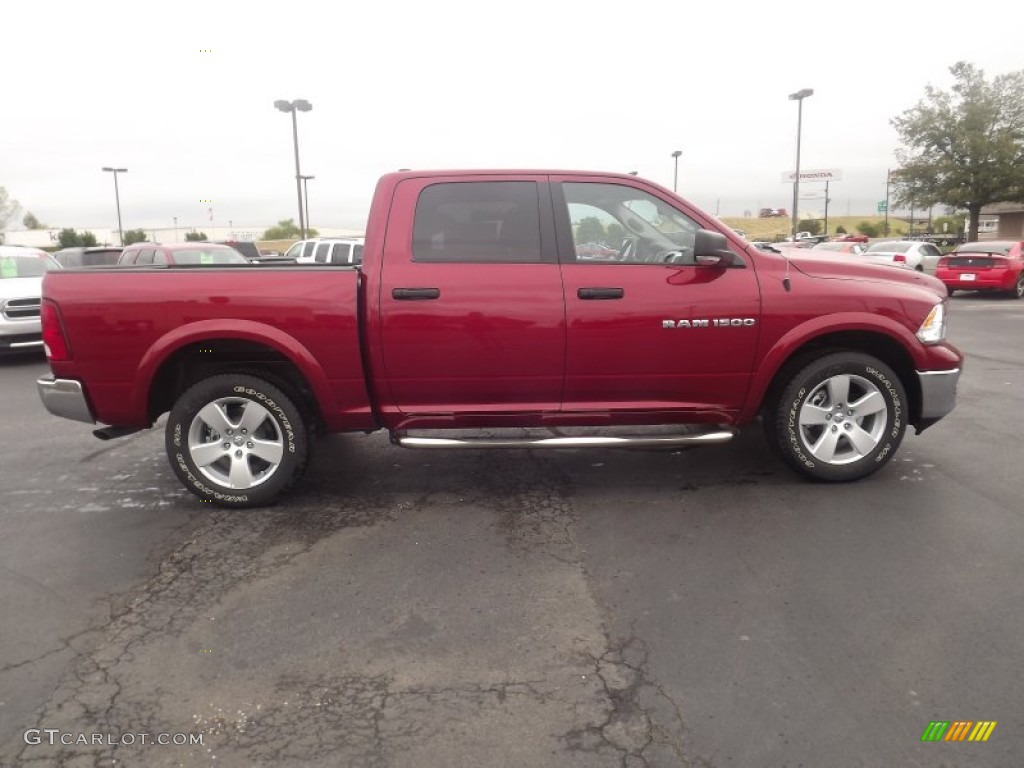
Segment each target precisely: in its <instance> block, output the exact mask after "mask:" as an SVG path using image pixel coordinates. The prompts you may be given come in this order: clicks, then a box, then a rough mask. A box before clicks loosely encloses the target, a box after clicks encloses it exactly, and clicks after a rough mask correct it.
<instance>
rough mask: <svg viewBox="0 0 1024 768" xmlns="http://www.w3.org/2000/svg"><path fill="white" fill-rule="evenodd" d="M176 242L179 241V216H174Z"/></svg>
mask: <svg viewBox="0 0 1024 768" xmlns="http://www.w3.org/2000/svg"><path fill="white" fill-rule="evenodd" d="M174 242H178V217H177V216H175V217H174Z"/></svg>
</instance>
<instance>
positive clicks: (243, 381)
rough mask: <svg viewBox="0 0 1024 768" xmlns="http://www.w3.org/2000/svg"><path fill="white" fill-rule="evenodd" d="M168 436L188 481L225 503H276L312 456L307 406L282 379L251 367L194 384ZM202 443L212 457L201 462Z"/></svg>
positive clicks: (175, 465) (177, 468)
mask: <svg viewBox="0 0 1024 768" xmlns="http://www.w3.org/2000/svg"><path fill="white" fill-rule="evenodd" d="M208 406H213V408H212V409H209V410H206V412H205V413H206V415H205V416H204V415H202V413H203V412H204V409H207V408H208ZM250 427H251V431H250ZM165 444H166V449H167V457H168V459H169V460H170V462H171V468H172V469H173V470H174V473H175V474H176V475H177V476H178V479H179V480H181V482H182V484H183V485H184V486H185V487H186V488H187V489H188V490H189V491H191V492H192V493H194V494H195V495H196V496H198V497H199V498H200V499H202V500H203V501H207V502H212V503H214V504H218V505H220V506H224V507H236V508H243V507H260V506H265V505H267V504H270V503H272V502H273V501H274V500H275V499H276V498H277V497H278V496H280V495H281V494H282V493H284V492H285V491H287V490H288V489H289V488H291V487H292V486H293V485H294V484H295V483H297V482H298V481H299V479H300V478H301V477H302V475H303V473H304V472H305V468H306V463H307V461H308V458H309V437H308V430H307V427H306V422H305V419H304V418H303V414H302V412H301V411H300V410H299V409H298V408H297V407H296V406H295V404H294V403H293V402H292V400H291V399H290V398H289V397H288V396H287V395H286V394H284V392H282V391H281V390H280V389H279V388H278V387H276V386H274V385H273V384H270V383H269V382H267V381H265V380H264V379H261V378H259V377H257V376H251V375H246V374H218V375H216V376H211V377H210V378H208V379H203V380H202V381H200V382H197V383H196V384H194V385H192V386H191V387H189V388H188V389H187V390H186V391H185V392H184V393H183V394H182V395H181V396H180V397H179V398H178V400H177V401H176V402H175V404H174V407H173V408H172V409H171V413H170V416H169V417H168V419H167V431H166V437H165ZM224 446H228V447H227V448H224ZM194 451H197V452H202V453H205V454H206V458H209V459H211V460H210V461H208V462H206V463H204V464H203V466H199V465H198V464H197V463H196V456H197V455H198V456H202V453H195V454H194ZM200 460H202V459H200ZM232 478H234V479H235V480H233V479H232ZM235 481H237V484H233V483H234V482H235Z"/></svg>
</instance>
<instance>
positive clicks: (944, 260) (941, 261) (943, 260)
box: [935, 257, 949, 269]
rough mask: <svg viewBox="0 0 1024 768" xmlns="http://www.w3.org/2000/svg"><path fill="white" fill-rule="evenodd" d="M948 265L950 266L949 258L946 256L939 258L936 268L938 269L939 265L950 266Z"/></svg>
mask: <svg viewBox="0 0 1024 768" xmlns="http://www.w3.org/2000/svg"><path fill="white" fill-rule="evenodd" d="M948 266H949V259H947V258H945V257H943V258H941V259H939V260H938V262H936V264H935V268H936V269H938V268H939V267H948Z"/></svg>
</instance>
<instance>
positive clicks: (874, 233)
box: [857, 221, 878, 237]
mask: <svg viewBox="0 0 1024 768" xmlns="http://www.w3.org/2000/svg"><path fill="white" fill-rule="evenodd" d="M857 231H858V232H860V233H861V234H862V235H867V236H868V237H878V226H877V225H875V224H872V223H871V222H870V221H862V222H861V223H860V224H858V225H857Z"/></svg>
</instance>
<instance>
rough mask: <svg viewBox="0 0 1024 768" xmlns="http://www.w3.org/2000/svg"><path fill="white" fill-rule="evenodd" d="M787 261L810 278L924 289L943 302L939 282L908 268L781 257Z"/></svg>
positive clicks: (835, 259) (823, 258)
mask: <svg viewBox="0 0 1024 768" xmlns="http://www.w3.org/2000/svg"><path fill="white" fill-rule="evenodd" d="M784 255H785V256H786V257H787V258H789V263H790V264H791V265H792V267H793V269H797V270H799V271H800V272H803V273H804V274H805V275H808V276H810V277H817V278H822V279H828V280H869V281H871V282H874V283H878V282H882V283H900V284H902V285H913V286H916V287H918V288H927V289H929V290H931V291H932V292H933V293H935V295H936V296H938V297H939V298H943V299H944V298H946V286H945V285H944V284H943V283H942V281H941V280H939V279H938V278H935V277H932V276H931V275H926V274H924V273H923V272H918V271H917V270H914V269H908V268H907V267H894V266H890V265H887V264H871V263H864V262H862V261H853V260H851V258H850V256H848V255H844V254H839V255H836V256H804V255H803V254H800V255H796V254H794V253H793V251H786V253H785V254H784Z"/></svg>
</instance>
